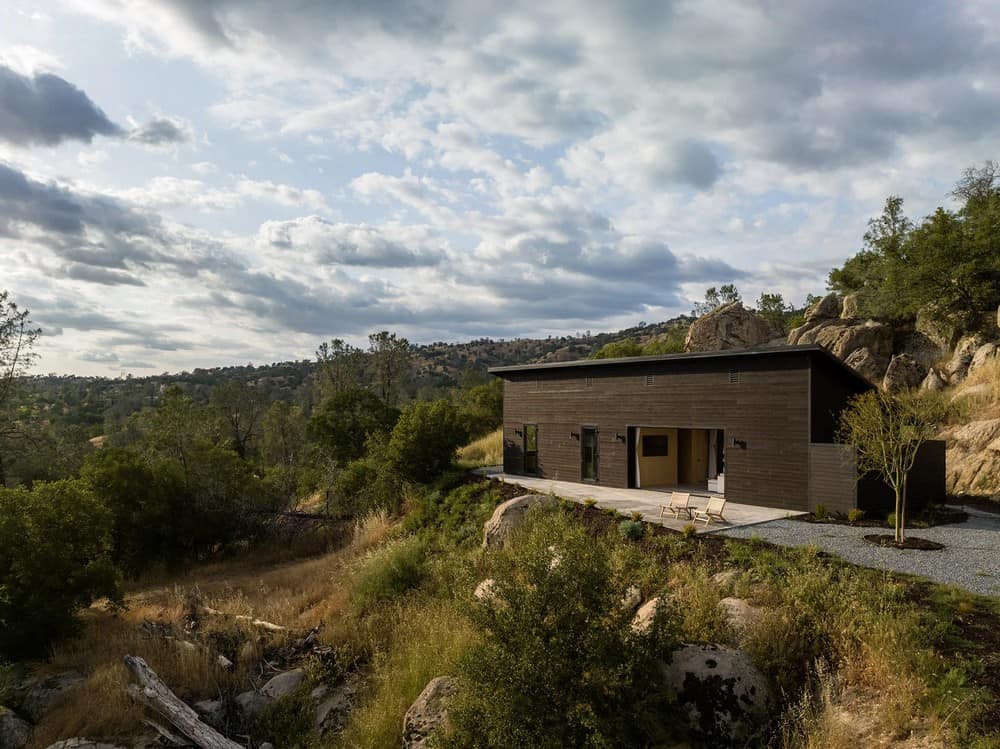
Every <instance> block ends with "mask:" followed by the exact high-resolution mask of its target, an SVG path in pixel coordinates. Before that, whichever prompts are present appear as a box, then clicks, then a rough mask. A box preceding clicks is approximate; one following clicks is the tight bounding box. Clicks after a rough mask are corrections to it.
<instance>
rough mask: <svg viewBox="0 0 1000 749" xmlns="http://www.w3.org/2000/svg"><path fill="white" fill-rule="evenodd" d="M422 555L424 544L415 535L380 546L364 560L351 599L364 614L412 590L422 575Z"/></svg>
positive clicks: (423, 554)
mask: <svg viewBox="0 0 1000 749" xmlns="http://www.w3.org/2000/svg"><path fill="white" fill-rule="evenodd" d="M426 554H427V547H426V545H425V543H424V542H423V541H422V540H421V539H419V538H417V537H415V536H411V537H409V538H404V539H401V540H399V541H397V542H395V543H392V544H389V545H388V546H385V547H383V548H382V549H380V550H379V551H377V552H376V553H375V554H372V555H371V556H370V557H368V559H367V560H366V561H365V564H364V567H363V568H362V569H361V571H360V573H359V574H358V576H357V578H356V579H355V581H354V588H353V593H352V596H351V599H352V600H353V601H354V603H355V604H356V606H357V607H358V609H360V610H362V611H364V610H366V609H368V608H370V607H371V606H372V604H374V603H378V602H380V601H387V600H390V599H392V598H395V597H396V596H399V595H401V594H402V593H405V592H406V591H408V590H412V589H413V588H416V587H417V586H418V585H419V584H420V581H421V580H422V579H423V576H424V560H425V558H426Z"/></svg>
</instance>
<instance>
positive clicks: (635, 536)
mask: <svg viewBox="0 0 1000 749" xmlns="http://www.w3.org/2000/svg"><path fill="white" fill-rule="evenodd" d="M645 531H646V526H644V525H643V524H642V523H640V522H638V521H636V520H623V521H621V522H620V523H619V524H618V532H619V533H621V535H622V538H624V539H626V540H628V541H638V540H639V539H640V538H642V535H643V533H645Z"/></svg>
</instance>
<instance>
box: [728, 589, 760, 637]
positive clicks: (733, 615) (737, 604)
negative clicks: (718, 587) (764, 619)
mask: <svg viewBox="0 0 1000 749" xmlns="http://www.w3.org/2000/svg"><path fill="white" fill-rule="evenodd" d="M719 606H720V607H721V608H722V610H723V611H724V612H725V614H726V621H728V622H729V626H730V627H732V628H733V631H734V632H735V633H736V637H737V639H738V638H740V637H742V636H743V635H744V634H746V632H747V631H748V630H749V629H750V627H752V626H753V624H754V622H755V621H756V619H757V617H758V616H760V609H759V608H757V607H756V606H752V605H750V602H749V601H747V600H746V599H743V598H723V599H722V600H721V601H719Z"/></svg>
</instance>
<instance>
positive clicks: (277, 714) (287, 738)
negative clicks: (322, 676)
mask: <svg viewBox="0 0 1000 749" xmlns="http://www.w3.org/2000/svg"><path fill="white" fill-rule="evenodd" d="M315 719H316V706H315V704H314V703H313V700H312V698H311V697H310V696H309V687H308V686H307V685H304V686H302V687H299V688H298V689H296V690H295V691H294V692H292V693H291V694H288V695H285V696H284V697H282V698H281V699H279V700H277V701H275V702H273V703H271V704H270V705H267V706H266V707H265V708H264V709H263V710H261V712H260V713H259V714H258V715H257V716H256V717H255V718H254V721H253V728H254V731H253V732H254V734H255V735H254V738H255V740H256V741H255V744H258V745H259V744H260V743H263V742H265V741H267V742H270V743H271V744H272V745H274V746H280V747H282V749H285V747H287V748H288V749H307V747H310V746H312V740H311V739H312V730H313V722H314V721H315Z"/></svg>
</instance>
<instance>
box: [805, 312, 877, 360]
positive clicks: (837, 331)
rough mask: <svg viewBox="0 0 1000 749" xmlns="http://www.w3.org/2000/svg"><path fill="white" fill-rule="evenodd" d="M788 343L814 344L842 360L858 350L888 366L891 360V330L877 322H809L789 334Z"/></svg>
mask: <svg viewBox="0 0 1000 749" xmlns="http://www.w3.org/2000/svg"><path fill="white" fill-rule="evenodd" d="M788 343H790V344H807V343H815V344H818V345H820V346H822V347H823V348H825V349H826V350H827V351H829V352H830V353H831V354H833V355H834V356H836V357H837V358H838V359H842V360H846V359H847V357H848V356H850V355H851V354H852V353H853V352H854V351H856V350H857V349H859V348H866V349H868V350H869V351H871V353H872V355H873V356H875V357H876V358H877V359H880V360H883V359H884V360H885V364H886V366H888V364H889V358H890V357H891V356H892V328H891V327H889V326H888V325H886V324H885V323H880V322H875V321H874V320H865V321H864V322H860V323H858V322H847V321H845V320H821V321H819V323H818V324H813V323H809V322H807V323H806V324H805V325H802V326H800V327H798V328H795V329H794V330H793V331H792V332H791V333H789V336H788Z"/></svg>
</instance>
